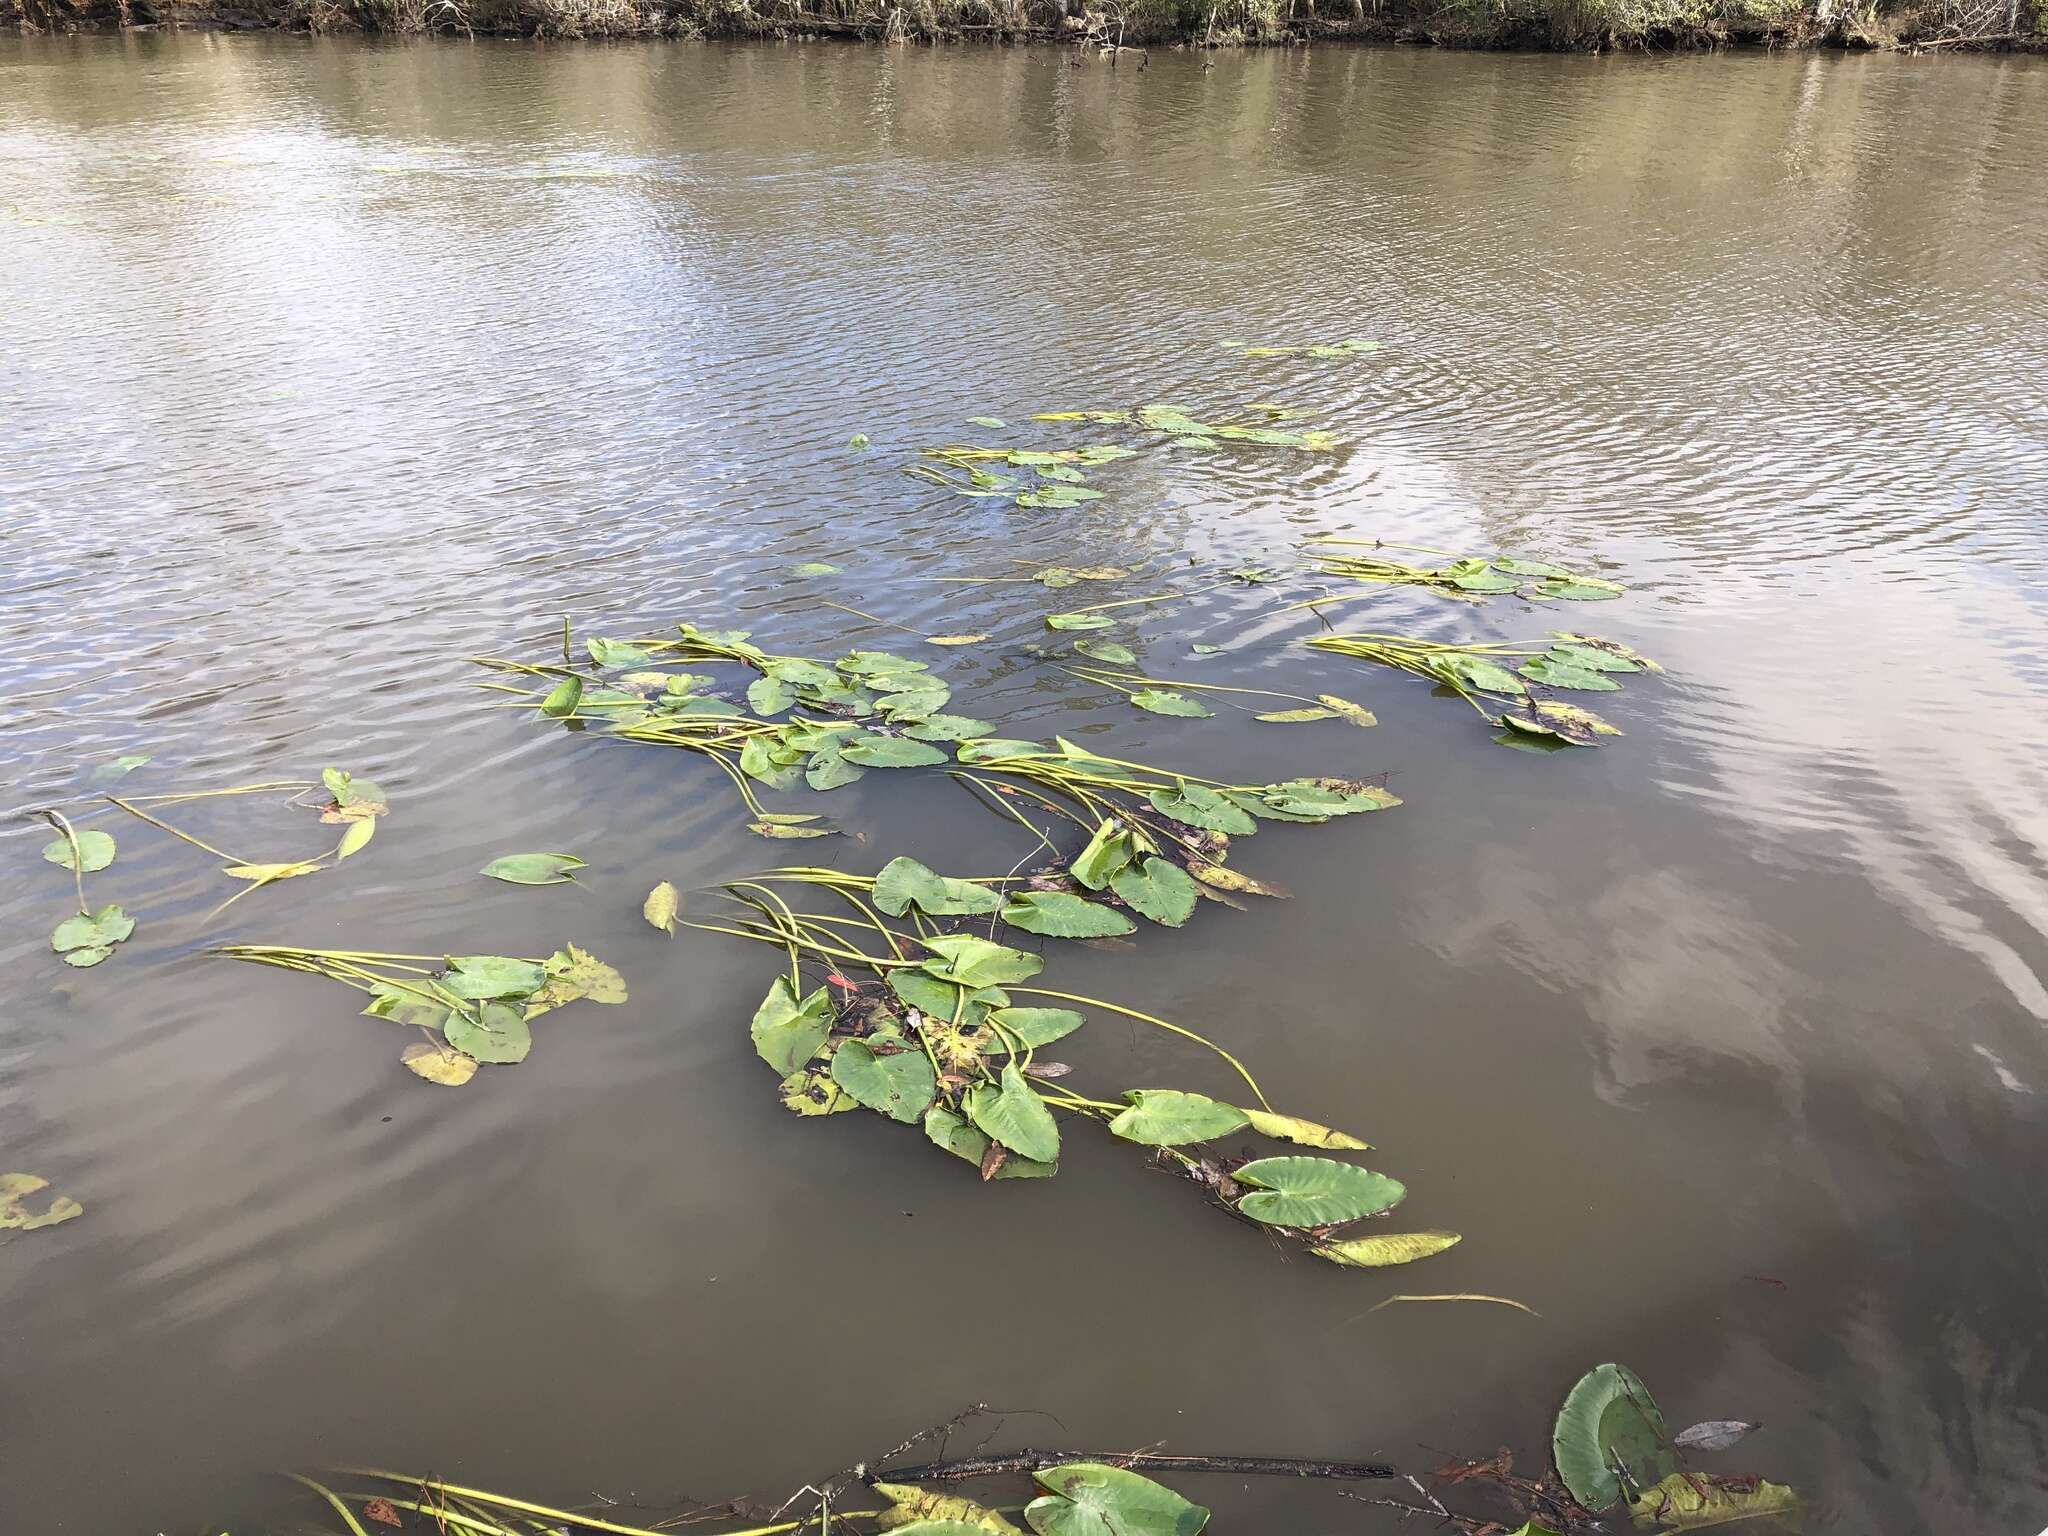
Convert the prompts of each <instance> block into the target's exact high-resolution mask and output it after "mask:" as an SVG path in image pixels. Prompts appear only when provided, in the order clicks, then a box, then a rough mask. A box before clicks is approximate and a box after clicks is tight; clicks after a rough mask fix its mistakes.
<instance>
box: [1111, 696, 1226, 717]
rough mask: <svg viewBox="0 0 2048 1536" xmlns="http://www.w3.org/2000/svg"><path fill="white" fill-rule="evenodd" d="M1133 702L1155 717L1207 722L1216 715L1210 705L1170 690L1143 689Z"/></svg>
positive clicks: (1134, 697) (1133, 697) (1132, 698)
mask: <svg viewBox="0 0 2048 1536" xmlns="http://www.w3.org/2000/svg"><path fill="white" fill-rule="evenodd" d="M1131 702H1132V703H1133V704H1135V705H1137V706H1138V708H1140V709H1145V710H1150V711H1151V712H1152V713H1153V714H1155V715H1179V716H1182V717H1183V718H1185V719H1189V720H1207V719H1208V718H1209V717H1210V716H1211V715H1213V714H1214V713H1215V711H1214V710H1212V709H1210V708H1209V706H1208V705H1206V704H1204V703H1202V702H1201V701H1199V700H1197V699H1191V698H1189V697H1188V696H1187V695H1186V694H1184V693H1175V692H1174V691H1173V690H1172V689H1170V688H1141V689H1139V690H1138V691H1137V692H1136V693H1134V694H1132V695H1131Z"/></svg>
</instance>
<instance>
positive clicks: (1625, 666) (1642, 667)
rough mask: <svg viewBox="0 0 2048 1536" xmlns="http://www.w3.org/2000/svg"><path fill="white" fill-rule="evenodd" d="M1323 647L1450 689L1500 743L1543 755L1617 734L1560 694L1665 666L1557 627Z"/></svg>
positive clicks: (1326, 639)
mask: <svg viewBox="0 0 2048 1536" xmlns="http://www.w3.org/2000/svg"><path fill="white" fill-rule="evenodd" d="M1309 644H1310V645H1312V646H1314V647H1315V648H1316V649H1317V650H1322V651H1333V652H1335V653H1336V654H1338V655H1340V656H1351V657H1355V658H1357V659H1358V660H1360V661H1370V662H1376V663H1378V664H1379V665H1381V666H1386V667H1396V668H1399V669H1400V670H1401V671H1403V672H1411V673H1413V674H1414V675H1415V676H1417V677H1421V678H1427V679H1428V680H1429V681H1430V682H1433V683H1435V684H1437V685H1438V686H1439V687H1442V688H1445V689H1448V690H1450V691H1451V692H1452V693H1455V694H1456V695H1457V696H1458V697H1460V698H1462V699H1463V700H1465V702H1466V703H1468V704H1470V705H1471V706H1472V707H1473V708H1474V709H1476V710H1477V711H1478V712H1479V715H1480V718H1482V719H1483V720H1485V721H1486V722H1487V723H1488V724H1490V725H1497V726H1499V727H1501V728H1502V734H1500V735H1499V736H1496V737H1495V738H1494V740H1495V741H1497V742H1499V743H1500V744H1501V745H1502V746H1506V747H1516V748H1520V749H1522V750H1525V751H1532V752H1544V751H1551V750H1555V749H1557V748H1560V747H1567V746H1570V747H1592V746H1598V745H1599V741H1600V738H1601V737H1602V736H1619V735H1620V734H1621V730H1620V728H1619V727H1618V726H1614V725H1610V724H1609V723H1608V722H1607V721H1605V720H1603V719H1601V718H1600V716H1598V715H1596V714H1594V713H1593V711H1592V710H1590V709H1587V708H1585V707H1584V706H1583V705H1579V704H1573V703H1569V702H1567V701H1566V700H1563V699H1559V698H1556V697H1554V696H1553V694H1554V691H1555V690H1557V689H1561V688H1562V689H1572V690H1575V691H1585V692H1592V693H1612V692H1615V691H1617V690H1618V689H1619V688H1620V687H1621V684H1620V683H1618V682H1616V681H1615V678H1616V677H1617V676H1622V675H1626V674H1628V673H1632V672H1662V671H1663V670H1664V669H1663V668H1662V667H1660V666H1658V665H1657V663H1656V662H1654V661H1652V660H1650V658H1649V657H1647V656H1644V655H1642V654H1641V653H1640V652H1637V651H1632V650H1630V649H1629V648H1628V647H1627V646H1625V645H1622V644H1621V643H1620V642H1618V641H1614V640H1603V639H1600V638H1599V637H1597V636H1594V635H1579V634H1573V633H1571V632H1569V631H1565V630H1553V631H1552V632H1551V636H1550V638H1549V640H1547V641H1540V642H1536V643H1534V644H1528V643H1507V644H1500V645H1484V644H1473V645H1445V644H1441V643H1439V642H1437V641H1432V640H1417V639H1415V638H1413V637H1411V636H1406V635H1386V634H1356V635H1318V636H1317V637H1316V638H1315V639H1313V640H1311V641H1309Z"/></svg>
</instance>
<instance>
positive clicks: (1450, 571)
mask: <svg viewBox="0 0 2048 1536" xmlns="http://www.w3.org/2000/svg"><path fill="white" fill-rule="evenodd" d="M1308 543H1309V548H1310V549H1311V550H1312V551H1313V552H1314V553H1315V556H1316V560H1317V570H1318V571H1319V572H1320V573H1321V574H1322V575H1325V576H1342V577H1347V578H1349V579H1350V580H1352V581H1367V582H1375V583H1379V584H1381V585H1386V586H1404V587H1421V588H1424V589H1425V590H1427V591H1431V592H1436V593H1438V594H1440V595H1442V596H1445V597H1457V598H1464V599H1466V600H1467V601H1470V602H1482V601H1484V600H1485V599H1486V598H1488V597H1496V596H1499V595H1501V594H1503V593H1510V592H1511V593H1514V594H1515V595H1516V596H1518V597H1526V598H1533V599H1537V600H1539V601H1548V600H1550V599H1555V598H1563V599H1568V600H1572V601H1577V602H1598V601H1602V600H1604V599H1607V598H1611V597H1619V596H1621V594H1622V593H1623V592H1625V591H1627V590H1628V589H1627V588H1626V587H1624V586H1622V585H1621V584H1620V583H1618V582H1612V581H1606V580H1603V579H1602V578H1600V577H1598V576H1582V575H1580V574H1579V573H1578V572H1576V571H1572V570H1568V569H1566V568H1565V567H1564V566H1561V565H1556V564H1553V563H1552V562H1550V561H1548V560H1520V559H1516V558H1514V557H1512V556H1509V555H1446V560H1447V563H1446V564H1443V565H1436V566H1420V565H1407V564H1404V563H1403V562H1401V561H1399V560H1390V559H1387V558H1386V557H1385V556H1382V555H1379V554H1348V553H1334V552H1329V551H1331V550H1332V549H1333V547H1335V546H1343V545H1350V546H1359V547H1362V548H1364V549H1368V550H1381V549H1413V548H1415V546H1413V545H1404V544H1388V543H1385V542H1383V541H1381V540H1378V539H1311V540H1309V541H1308ZM1424 553H1428V554H1445V552H1444V551H1441V550H1428V551H1424ZM1325 601H1327V600H1325ZM1305 606H1313V605H1305Z"/></svg>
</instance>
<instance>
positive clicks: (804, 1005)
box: [748, 976, 832, 1076]
mask: <svg viewBox="0 0 2048 1536" xmlns="http://www.w3.org/2000/svg"><path fill="white" fill-rule="evenodd" d="M748 1033H749V1034H750V1035H751V1036H752V1037H753V1041H754V1049H755V1050H756V1051H757V1052H759V1053H760V1056H761V1059H762V1060H763V1061H765V1062H767V1063H768V1065H769V1066H771V1067H773V1068H774V1069H775V1070H776V1071H778V1072H780V1073H783V1074H784V1075H785V1076H786V1075H788V1074H789V1073H791V1072H794V1071H796V1069H797V1068H799V1067H801V1066H802V1065H803V1064H804V1063H805V1062H807V1061H809V1060H810V1059H811V1058H812V1057H813V1056H815V1055H817V1054H818V1048H819V1047H820V1046H822V1045H823V1044H824V1043H825V1037H826V1036H828V1035H829V1034H831V1033H832V1000H831V997H830V996H829V995H828V994H827V993H826V991H825V989H824V988H823V987H819V988H818V989H817V990H816V991H815V992H812V993H811V994H810V995H809V996H808V997H804V998H801V999H799V998H798V997H797V995H796V989H795V988H794V987H792V986H791V985H790V983H789V978H788V977H787V976H778V977H776V978H775V981H774V983H773V984H772V985H771V986H770V987H769V988H768V995H767V996H766V997H765V998H763V999H762V1000H761V1006H760V1007H759V1008H756V1009H755V1010H754V1022H753V1024H752V1025H751V1026H749V1028H748Z"/></svg>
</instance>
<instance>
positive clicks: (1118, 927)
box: [1002, 891, 1137, 939]
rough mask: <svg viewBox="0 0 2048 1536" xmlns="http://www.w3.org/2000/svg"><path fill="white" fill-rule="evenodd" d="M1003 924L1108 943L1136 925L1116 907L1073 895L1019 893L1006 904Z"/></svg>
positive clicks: (1051, 935)
mask: <svg viewBox="0 0 2048 1536" xmlns="http://www.w3.org/2000/svg"><path fill="white" fill-rule="evenodd" d="M1002 915H1003V921H1004V922H1006V923H1008V924H1009V925H1010V926H1011V927H1012V928H1022V929H1023V930H1024V931H1025V932H1026V933H1042V934H1044V935H1046V936H1047V937H1048V938H1054V939H1106V938H1113V937H1115V936H1116V935H1118V934H1123V933H1130V932H1131V931H1132V930H1133V929H1135V928H1136V926H1137V925H1136V924H1135V923H1133V922H1132V921H1131V920H1130V919H1129V918H1127V917H1125V916H1124V915H1123V913H1121V912H1119V911H1117V910H1116V908H1114V907H1105V906H1103V905H1101V904H1100V903H1099V902H1093V901H1084V900H1082V899H1081V898H1080V897H1079V896H1076V895H1074V894H1072V893H1071V892H1069V891H1019V892H1018V893H1017V894H1016V895H1015V896H1013V897H1011V898H1010V899H1009V900H1008V901H1007V902H1005V903H1004V904H1003V914H1002Z"/></svg>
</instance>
